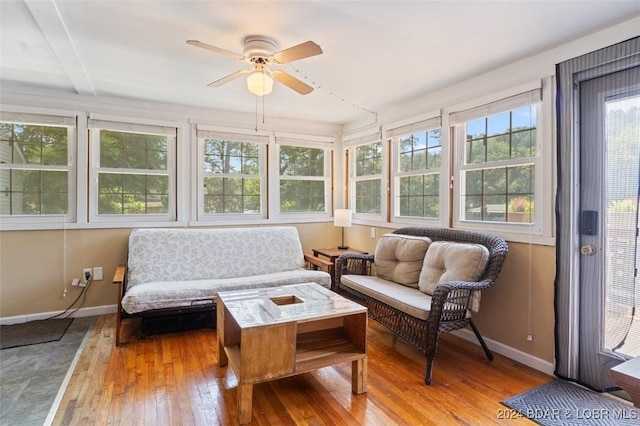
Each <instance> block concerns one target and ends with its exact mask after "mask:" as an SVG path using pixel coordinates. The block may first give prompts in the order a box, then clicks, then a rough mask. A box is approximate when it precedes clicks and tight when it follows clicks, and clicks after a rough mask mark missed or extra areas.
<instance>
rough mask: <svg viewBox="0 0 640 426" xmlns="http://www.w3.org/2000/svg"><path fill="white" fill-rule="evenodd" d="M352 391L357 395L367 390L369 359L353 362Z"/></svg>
mask: <svg viewBox="0 0 640 426" xmlns="http://www.w3.org/2000/svg"><path fill="white" fill-rule="evenodd" d="M351 391H352V392H353V393H355V394H356V395H359V394H361V393H364V392H366V391H367V359H366V358H362V359H358V360H355V361H352V362H351Z"/></svg>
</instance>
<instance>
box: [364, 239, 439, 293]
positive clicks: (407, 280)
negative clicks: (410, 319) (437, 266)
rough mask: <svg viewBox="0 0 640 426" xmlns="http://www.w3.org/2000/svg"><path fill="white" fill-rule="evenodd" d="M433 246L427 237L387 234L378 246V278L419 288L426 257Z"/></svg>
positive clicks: (376, 257) (375, 263)
mask: <svg viewBox="0 0 640 426" xmlns="http://www.w3.org/2000/svg"><path fill="white" fill-rule="evenodd" d="M429 244H431V239H429V238H427V237H414V236H410V235H397V234H385V235H383V236H382V237H380V240H379V241H378V244H377V245H376V252H375V255H374V265H375V267H376V276H378V277H380V278H382V279H385V280H389V281H393V282H396V283H399V284H403V285H406V286H409V287H413V288H418V278H419V276H420V271H421V270H422V264H423V261H424V255H425V253H426V252H427V249H428V248H429Z"/></svg>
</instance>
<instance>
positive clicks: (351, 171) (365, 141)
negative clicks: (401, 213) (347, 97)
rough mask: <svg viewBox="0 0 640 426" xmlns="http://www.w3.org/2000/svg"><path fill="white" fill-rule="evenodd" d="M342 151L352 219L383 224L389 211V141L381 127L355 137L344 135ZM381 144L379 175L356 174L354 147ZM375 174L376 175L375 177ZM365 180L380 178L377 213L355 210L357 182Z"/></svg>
mask: <svg viewBox="0 0 640 426" xmlns="http://www.w3.org/2000/svg"><path fill="white" fill-rule="evenodd" d="M345 139H346V140H345V142H344V148H343V149H344V152H345V155H346V158H347V159H348V162H347V164H348V179H349V185H348V188H349V196H348V206H349V208H350V209H351V211H352V215H353V221H355V222H359V223H365V224H366V223H370V224H384V223H387V216H388V211H389V203H388V197H387V194H388V191H389V142H388V140H386V139H385V138H384V137H383V135H382V129H379V130H377V131H376V132H375V133H368V134H365V135H362V136H360V137H356V138H353V137H352V138H349V137H348V136H346V137H345ZM377 143H380V144H381V148H382V165H381V167H382V170H381V173H380V174H379V175H363V176H356V170H357V168H356V160H357V158H356V149H357V148H359V147H362V146H366V145H373V144H377ZM375 176H377V177H375ZM367 180H380V212H379V213H378V214H368V213H359V212H357V211H356V205H357V204H356V198H357V196H358V194H357V191H356V188H357V183H358V182H362V181H367Z"/></svg>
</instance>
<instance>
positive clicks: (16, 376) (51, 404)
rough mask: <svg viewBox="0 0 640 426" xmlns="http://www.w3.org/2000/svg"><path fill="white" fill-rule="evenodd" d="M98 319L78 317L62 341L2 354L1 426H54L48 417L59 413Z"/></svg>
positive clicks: (21, 347) (0, 377)
mask: <svg viewBox="0 0 640 426" xmlns="http://www.w3.org/2000/svg"><path fill="white" fill-rule="evenodd" d="M96 319H97V317H77V318H74V320H73V323H72V324H71V325H70V326H69V328H68V329H67V331H66V333H64V336H62V339H60V340H58V341H53V342H48V343H43V344H41V345H30V346H20V347H15V348H10V349H5V350H3V351H0V426H18V425H19V426H42V425H44V424H47V425H48V424H51V422H50V421H48V418H49V416H50V418H51V419H52V418H53V416H52V413H53V414H55V409H57V407H58V404H59V403H60V400H61V399H62V392H64V389H66V388H64V386H65V383H66V381H67V377H69V379H70V377H71V374H73V366H74V360H75V359H76V357H78V358H79V356H80V353H79V351H80V349H79V348H81V347H82V344H83V342H84V341H85V339H86V337H87V336H88V333H87V332H88V330H90V329H91V327H92V325H93V324H94V323H95V322H96ZM59 399H60V400H59Z"/></svg>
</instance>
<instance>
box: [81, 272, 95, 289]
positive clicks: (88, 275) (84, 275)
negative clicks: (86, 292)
mask: <svg viewBox="0 0 640 426" xmlns="http://www.w3.org/2000/svg"><path fill="white" fill-rule="evenodd" d="M92 276H93V271H92V270H91V268H84V269H83V270H82V280H81V281H80V286H82V287H86V286H87V283H88V282H89V281H91V277H92Z"/></svg>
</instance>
